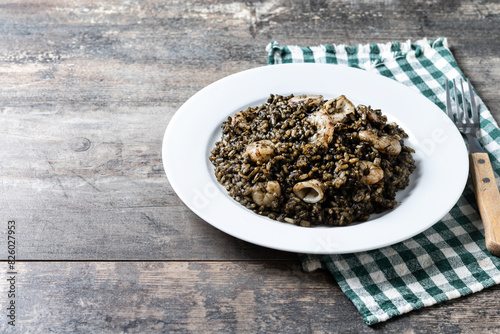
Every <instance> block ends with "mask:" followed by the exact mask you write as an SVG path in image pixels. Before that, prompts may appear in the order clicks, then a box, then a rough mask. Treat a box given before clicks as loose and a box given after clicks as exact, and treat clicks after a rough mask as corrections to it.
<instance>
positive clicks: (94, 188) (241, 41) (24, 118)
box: [0, 0, 500, 260]
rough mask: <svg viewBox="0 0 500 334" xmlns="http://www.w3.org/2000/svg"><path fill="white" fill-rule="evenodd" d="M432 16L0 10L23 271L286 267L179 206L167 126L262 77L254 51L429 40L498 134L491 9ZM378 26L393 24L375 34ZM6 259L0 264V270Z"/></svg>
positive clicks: (266, 5)
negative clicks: (107, 265) (51, 262)
mask: <svg viewBox="0 0 500 334" xmlns="http://www.w3.org/2000/svg"><path fill="white" fill-rule="evenodd" d="M431 5H433V4H432V3H431V4H430V5H429V7H425V6H424V7H422V6H420V5H419V4H413V3H407V2H405V3H394V2H390V3H385V2H384V3H380V2H376V3H368V2H354V1H353V2H338V3H324V4H321V3H319V2H308V3H305V2H304V3H300V2H299V3H294V4H290V3H289V2H286V1H281V0H273V1H264V2H242V1H222V2H221V1H208V2H205V1H203V2H201V1H194V2H178V1H177V2H176V1H169V2H167V3H164V4H160V3H158V2H156V1H152V0H150V1H141V2H139V1H129V2H126V3H123V2H122V1H118V0H116V1H90V0H80V1H62V0H59V1H56V0H52V1H47V2H44V3H43V5H42V4H41V3H39V2H37V1H27V2H10V3H8V4H4V5H2V7H1V10H0V22H2V29H1V30H0V45H2V48H1V49H0V78H1V88H2V89H0V121H1V122H2V129H3V132H2V135H1V137H2V148H1V150H0V168H1V170H2V177H3V178H2V189H3V194H4V195H3V196H2V197H0V207H1V208H2V209H0V210H1V211H0V212H2V216H1V217H0V219H3V220H2V223H3V224H5V223H6V219H10V218H15V219H16V220H18V221H19V224H20V225H19V226H20V238H21V246H20V250H19V251H20V256H21V257H22V258H24V259H32V260H36V259H45V260H48V259H71V260H77V259H94V260H99V259H101V260H102V259H109V260H116V259H129V260H133V259H156V260H162V259H176V258H177V259H190V260H207V259H217V258H221V259H252V258H271V259H274V258H277V257H279V258H284V259H290V258H291V257H292V256H293V255H290V254H286V253H281V252H274V251H269V252H268V251H267V250H264V249H262V248H260V247H256V246H252V245H248V244H246V243H243V242H239V241H234V240H233V239H232V238H231V237H228V236H226V235H224V234H223V233H221V232H219V231H217V230H215V229H213V228H211V227H210V226H208V225H207V224H205V223H204V222H203V221H201V220H200V219H199V218H197V217H196V216H195V215H194V214H192V212H190V211H189V210H188V209H187V208H186V207H185V206H184V205H183V204H182V203H181V202H180V200H179V199H178V198H177V196H176V195H175V194H174V192H173V190H172V189H171V187H170V185H169V183H168V180H167V179H166V178H165V176H164V171H163V166H162V161H161V153H160V152H161V141H162V138H163V132H164V130H165V128H166V125H167V124H168V121H169V120H170V118H171V117H172V115H173V114H174V112H175V111H176V110H177V109H178V108H179V107H180V106H181V105H182V103H183V102H184V101H185V100H187V99H188V98H189V97H190V96H191V95H192V94H194V93H195V92H196V91H198V90H199V89H201V88H202V87H204V86H205V85H207V84H210V83H211V82H213V81H215V80H217V79H219V78H221V77H224V76H226V75H228V74H231V73H234V72H237V71H241V70H245V69H248V68H251V67H255V66H260V65H264V64H265V61H266V54H265V51H264V47H265V45H266V44H267V43H268V42H269V41H270V40H272V39H276V40H277V41H279V42H280V43H282V44H299V45H316V44H319V43H332V42H335V43H348V44H355V43H365V42H368V41H369V42H386V41H390V40H401V39H402V38H404V39H406V38H412V39H416V38H420V37H422V36H429V35H430V34H433V33H435V31H439V32H440V33H441V34H442V35H443V36H448V37H449V40H450V44H451V45H452V49H453V51H454V53H455V55H456V57H457V59H458V61H459V64H460V66H461V67H462V68H463V69H464V72H465V73H466V74H467V75H468V76H469V77H470V78H471V80H472V82H473V83H474V84H475V86H476V88H477V89H478V91H479V92H480V94H481V97H482V98H483V99H484V100H485V102H486V103H487V105H488V106H489V107H490V108H491V110H492V112H493V113H494V115H495V117H496V118H497V120H498V119H500V118H499V117H500V104H499V103H498V102H499V99H498V84H495V83H498V82H500V66H498V65H500V57H499V56H498V55H499V54H500V53H499V52H498V51H500V50H499V45H498V43H497V42H496V41H497V40H498V38H499V37H500V36H499V34H500V32H499V30H498V29H497V28H498V24H499V16H498V15H497V14H498V13H499V12H500V4H498V3H497V2H493V1H492V2H485V3H482V4H476V3H470V2H467V1H456V2H454V3H453V5H452V6H454V7H453V8H452V9H453V10H450V9H449V8H446V9H445V8H444V7H442V6H435V7H433V6H431ZM434 5H435V4H434ZM431 8H432V9H433V10H429V9H431ZM444 12H446V15H443V13H444ZM386 15H390V17H391V20H385V19H381V18H383V17H384V16H386ZM438 28H439V29H438ZM434 29H438V30H434ZM484 31H488V32H489V33H488V34H484V33H483V32H484ZM290 32H293V34H292V33H290ZM478 36H481V38H478ZM429 37H433V36H429ZM436 37H437V36H436ZM4 217H5V218H4ZM167 239H168V240H167ZM49 241H50V242H49ZM192 245H203V247H193V246H192ZM5 252H6V250H5V249H1V250H0V257H1V258H5V257H6V253H5Z"/></svg>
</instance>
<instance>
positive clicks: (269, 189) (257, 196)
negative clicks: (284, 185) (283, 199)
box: [252, 181, 281, 207]
mask: <svg viewBox="0 0 500 334" xmlns="http://www.w3.org/2000/svg"><path fill="white" fill-rule="evenodd" d="M280 196H281V187H280V184H279V183H278V181H268V182H260V183H257V184H255V185H254V186H253V188H252V199H253V201H254V203H255V204H257V205H259V206H267V207H270V206H273V205H277V202H276V200H277V199H278V198H279V197H280Z"/></svg>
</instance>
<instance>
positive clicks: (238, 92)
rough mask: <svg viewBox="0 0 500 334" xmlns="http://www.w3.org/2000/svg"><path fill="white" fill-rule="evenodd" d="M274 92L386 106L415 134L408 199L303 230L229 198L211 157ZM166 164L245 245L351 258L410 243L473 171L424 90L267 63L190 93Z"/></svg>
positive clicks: (174, 179) (361, 75)
mask: <svg viewBox="0 0 500 334" xmlns="http://www.w3.org/2000/svg"><path fill="white" fill-rule="evenodd" d="M270 94H280V95H289V94H295V95H298V94H321V95H323V96H324V97H325V98H333V97H336V96H339V95H341V94H344V95H346V96H347V97H348V98H349V99H350V100H351V101H352V102H353V103H354V104H356V105H357V104H365V105H370V106H372V108H374V109H381V110H382V113H383V114H385V115H387V116H388V118H389V120H390V121H396V122H397V123H398V124H399V125H400V126H401V127H402V128H403V129H404V130H405V131H406V132H407V133H408V135H409V139H408V140H407V145H409V146H411V147H413V148H414V149H415V150H416V154H415V161H416V166H417V167H416V170H415V172H414V173H413V174H412V176H411V178H410V186H409V187H408V188H407V189H405V190H404V191H401V192H399V193H398V196H397V199H398V201H400V202H401V203H400V204H399V205H398V206H397V207H396V208H394V209H393V210H391V211H388V212H386V213H385V214H381V215H374V216H372V217H371V219H370V220H369V221H367V222H363V223H358V224H353V225H350V226H345V227H314V228H304V227H299V226H294V225H290V224H286V223H281V222H277V221H274V220H271V219H269V218H266V217H262V216H259V215H257V214H255V213H253V212H252V211H250V210H248V209H246V208H244V207H243V206H241V205H240V204H239V203H237V202H236V201H234V200H233V199H232V198H230V197H229V196H228V195H227V194H226V191H225V189H224V188H223V187H221V186H220V185H219V183H218V182H217V180H216V178H215V176H214V173H213V166H212V165H211V163H210V161H209V160H208V157H209V155H210V151H211V150H212V148H213V146H214V143H215V142H216V141H217V140H219V138H220V134H221V131H220V127H221V124H222V122H223V121H224V120H226V119H227V117H228V116H229V115H232V114H234V113H236V112H238V111H240V110H242V109H246V108H247V107H249V106H257V105H260V104H262V103H263V102H265V101H267V99H268V97H269V95H270ZM162 154H163V164H164V167H165V171H166V174H167V177H168V179H169V181H170V184H171V185H172V187H173V189H174V190H175V192H176V193H177V195H178V196H179V197H180V198H181V200H182V201H183V202H184V203H185V204H186V205H187V206H188V207H189V208H190V209H191V210H193V211H194V212H195V213H196V214H197V215H198V216H200V217H201V218H202V219H204V220H205V221H206V222H208V223H209V224H211V225H213V226H215V227H216V228H218V229H220V230H222V231H224V232H226V233H228V234H230V235H232V236H234V237H236V238H239V239H242V240H245V241H248V242H251V243H254V244H257V245H261V246H265V247H269V248H274V249H279V250H284V251H292V252H299V253H310V254H325V253H330V254H333V253H336V254H343V253H352V252H358V251H365V250H370V249H376V248H380V247H383V246H387V245H391V244H394V243H397V242H399V241H402V240H405V239H408V238H410V237H412V236H414V235H416V234H418V233H420V232H422V231H424V230H425V229H427V228H428V227H430V226H432V225H433V224H435V223H436V222H437V221H438V220H439V219H441V218H442V217H443V216H444V215H445V214H446V213H447V212H448V211H449V210H450V209H451V208H452V207H453V205H454V204H455V203H456V202H457V200H458V198H459V197H460V195H461V193H462V191H463V189H464V187H465V184H466V181H467V174H468V155H467V151H466V147H465V144H464V141H463V139H462V137H461V135H460V133H459V132H458V131H457V129H456V127H455V126H454V125H453V123H452V122H451V121H450V120H449V119H448V118H447V117H446V115H445V113H443V112H442V111H441V110H440V109H439V108H438V107H437V106H436V105H434V104H433V103H432V102H430V101H429V100H428V99H427V98H425V97H424V96H423V95H421V94H420V93H418V92H416V91H414V90H412V89H410V88H408V87H406V86H404V85H402V84H400V83H398V82H396V81H394V80H391V79H388V78H385V77H383V76H380V75H377V74H372V73H368V72H366V71H363V70H358V69H354V68H349V67H344V66H335V65H329V64H286V65H273V66H265V67H259V68H255V69H251V70H247V71H243V72H240V73H236V74H233V75H230V76H228V77H226V78H223V79H221V80H219V81H217V82H215V83H213V84H211V85H209V86H207V87H206V88H204V89H202V90H201V91H199V92H198V93H196V94H195V95H194V96H193V97H191V98H190V99H189V100H188V101H187V102H186V103H185V104H184V105H183V106H182V107H181V108H180V109H179V110H178V111H177V113H176V114H175V115H174V116H173V118H172V120H171V121H170V123H169V125H168V127H167V130H166V132H165V136H164V139H163V152H162Z"/></svg>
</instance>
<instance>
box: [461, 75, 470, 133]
mask: <svg viewBox="0 0 500 334" xmlns="http://www.w3.org/2000/svg"><path fill="white" fill-rule="evenodd" d="M460 90H461V92H462V110H463V115H464V121H465V124H467V125H470V123H471V120H470V116H469V112H468V111H467V109H468V108H467V101H466V99H465V90H464V84H463V80H462V79H460Z"/></svg>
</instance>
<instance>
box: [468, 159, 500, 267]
mask: <svg viewBox="0 0 500 334" xmlns="http://www.w3.org/2000/svg"><path fill="white" fill-rule="evenodd" d="M470 163H471V174H472V180H473V182H474V190H475V193H476V201H477V205H478V206H479V212H480V213H481V218H482V220H483V225H484V233H485V237H486V248H487V249H488V251H489V252H490V253H491V254H492V255H495V256H497V257H500V193H499V191H498V186H497V183H496V181H495V175H494V174H493V168H492V167H491V162H490V159H489V158H488V154H487V153H472V154H470Z"/></svg>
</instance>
